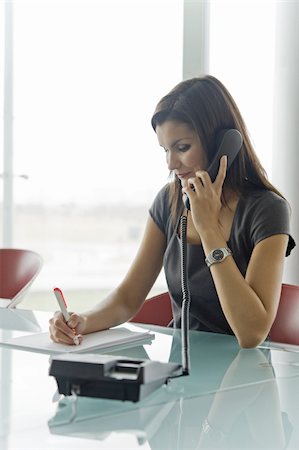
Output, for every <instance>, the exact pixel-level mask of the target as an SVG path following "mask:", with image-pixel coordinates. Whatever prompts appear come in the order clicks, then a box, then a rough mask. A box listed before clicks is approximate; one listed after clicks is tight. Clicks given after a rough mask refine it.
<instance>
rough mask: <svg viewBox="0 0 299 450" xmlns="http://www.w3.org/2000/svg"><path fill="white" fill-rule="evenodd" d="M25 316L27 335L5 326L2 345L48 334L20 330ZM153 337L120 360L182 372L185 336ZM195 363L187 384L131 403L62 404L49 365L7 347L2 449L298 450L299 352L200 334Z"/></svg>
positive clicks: (195, 335)
mask: <svg viewBox="0 0 299 450" xmlns="http://www.w3.org/2000/svg"><path fill="white" fill-rule="evenodd" d="M17 311H18V319H17V318H16V326H15V327H16V328H18V330H19V331H13V328H14V320H13V319H12V321H10V322H9V323H8V322H5V323H6V325H5V323H4V324H3V321H2V322H0V326H2V330H0V334H1V333H2V337H3V336H5V337H7V336H8V337H10V336H11V335H15V334H17V335H20V334H21V333H24V334H26V333H27V332H31V333H32V332H35V331H37V328H38V327H40V329H41V330H43V331H45V330H47V328H48V319H49V318H50V317H51V313H38V312H36V313H32V316H33V317H32V316H30V318H29V319H30V320H29V325H24V324H23V325H22V326H21V325H20V319H19V316H20V315H21V316H22V314H23V313H22V311H21V310H17ZM1 313H2V311H0V315H1ZM25 316H26V317H25ZM25 319H26V320H25ZM24 320H25V323H28V311H27V312H24ZM31 324H33V325H31ZM26 326H27V328H29V329H28V330H27V331H26V330H25V329H26ZM4 328H7V329H4ZM9 328H10V329H9ZM20 328H22V330H20ZM24 328H25V329H24ZM32 328H34V330H32ZM146 328H149V327H146ZM150 328H151V329H152V330H153V331H154V332H155V339H154V340H153V341H152V343H151V344H146V345H144V346H140V345H139V346H138V347H132V348H127V349H126V350H122V351H121V352H120V351H117V352H115V354H118V355H119V354H121V355H126V356H132V357H137V358H150V359H154V360H160V361H169V360H171V361H176V362H180V358H181V354H180V352H181V350H180V332H179V331H176V332H174V331H173V330H171V329H165V328H161V327H150ZM102 353H103V352H102ZM109 354H113V352H111V351H109ZM190 360H191V374H190V375H189V376H187V377H181V378H177V379H173V380H171V381H170V383H169V384H168V385H164V386H163V387H162V388H160V389H158V390H157V391H155V392H154V393H153V394H151V395H150V396H148V397H147V398H145V399H144V400H142V401H141V402H139V403H130V402H121V401H117V400H102V399H91V398H83V397H79V398H77V399H74V398H72V397H66V398H65V397H60V398H59V396H58V395H57V389H56V381H55V379H54V378H53V377H50V376H48V370H49V361H50V355H45V354H40V353H32V352H26V351H21V350H8V349H6V348H1V347H0V361H1V366H0V370H1V372H0V377H1V385H0V386H1V387H0V389H1V397H0V448H1V450H25V449H26V450H29V449H30V450H35V449H38V450H44V449H57V450H60V449H61V450H65V449H73V450H74V449H134V448H138V449H161V450H165V449H171V450H173V449H179V450H184V449H188V450H189V449H200V448H238V449H240V448H247V449H248V448H252V449H258V448H271V449H273V448H289V449H295V448H299V401H298V400H299V398H298V397H299V348H298V352H297V351H296V348H294V349H291V350H288V349H287V348H286V349H281V348H274V347H273V348H271V346H268V348H264V347H261V348H258V349H249V350H244V349H243V350H242V349H241V350H240V349H239V347H238V344H237V342H236V339H235V338H234V337H233V336H224V335H217V334H212V333H202V332H194V331H192V332H190Z"/></svg>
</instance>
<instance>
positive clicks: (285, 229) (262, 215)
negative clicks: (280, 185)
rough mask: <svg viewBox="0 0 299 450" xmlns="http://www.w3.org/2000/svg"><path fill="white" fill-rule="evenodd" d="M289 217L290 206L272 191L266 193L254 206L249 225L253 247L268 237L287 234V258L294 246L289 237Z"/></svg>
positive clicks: (292, 240) (291, 238)
mask: <svg viewBox="0 0 299 450" xmlns="http://www.w3.org/2000/svg"><path fill="white" fill-rule="evenodd" d="M290 216H291V210H290V206H289V204H288V202H287V201H286V200H285V199H284V198H282V197H280V196H278V195H277V194H275V193H274V192H272V191H268V192H267V193H265V194H264V195H263V196H262V197H260V198H259V200H258V201H257V203H256V204H255V213H254V216H253V221H252V224H251V239H252V242H253V246H255V245H256V244H258V243H259V242H260V241H262V240H263V239H266V238H267V237H269V236H273V235H275V234H287V235H288V236H289V242H288V247H287V251H286V256H289V254H290V253H291V251H292V249H293V248H294V247H295V245H296V244H295V241H294V239H293V237H292V236H291V231H290Z"/></svg>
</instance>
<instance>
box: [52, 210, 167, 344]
mask: <svg viewBox="0 0 299 450" xmlns="http://www.w3.org/2000/svg"><path fill="white" fill-rule="evenodd" d="M165 247H166V238H165V235H164V234H163V233H162V231H161V230H160V229H159V228H158V226H157V225H156V224H155V222H154V221H153V219H152V218H151V217H149V218H148V221H147V224H146V228H145V232H144V236H143V239H142V241H141V245H140V247H139V250H138V252H137V255H136V257H135V259H134V261H133V263H132V265H131V267H130V269H129V271H128V273H127V275H126V277H125V278H124V280H123V281H122V282H121V283H120V285H119V286H118V287H117V288H116V289H115V290H114V291H112V292H111V293H110V294H109V295H108V296H107V297H106V298H105V299H104V300H103V301H101V302H100V303H98V304H97V305H96V306H95V307H94V308H93V309H92V310H90V311H87V312H86V313H84V314H82V315H78V314H72V316H71V319H70V321H69V322H68V325H69V326H67V325H66V324H65V323H64V321H63V319H62V317H61V314H57V315H55V316H54V317H53V318H52V319H51V320H50V335H51V338H52V340H54V341H55V342H64V343H68V344H72V343H73V341H72V337H73V333H72V330H71V328H74V329H75V331H76V333H77V334H87V333H91V332H94V331H99V330H103V329H107V328H110V327H113V326H116V325H119V324H120V323H123V322H126V321H127V320H129V319H130V318H131V317H133V316H134V315H135V313H136V312H137V311H138V309H139V308H140V306H141V305H142V303H143V301H144V300H145V298H146V296H147V294H148V293H149V291H150V289H151V288H152V286H153V284H154V282H155V280H156V278H157V276H158V275H159V273H160V271H161V268H162V264H163V255H164V251H165Z"/></svg>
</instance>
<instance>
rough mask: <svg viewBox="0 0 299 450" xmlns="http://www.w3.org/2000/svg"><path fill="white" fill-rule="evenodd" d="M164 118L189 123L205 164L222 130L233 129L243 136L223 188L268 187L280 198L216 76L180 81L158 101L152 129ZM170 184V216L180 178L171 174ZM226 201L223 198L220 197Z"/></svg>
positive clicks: (175, 208) (177, 205)
mask: <svg viewBox="0 0 299 450" xmlns="http://www.w3.org/2000/svg"><path fill="white" fill-rule="evenodd" d="M167 120H178V121H180V122H184V123H186V124H189V125H190V126H191V127H192V128H193V129H194V130H195V132H196V133H197V134H198V136H199V139H200V141H201V144H202V146H203V149H204V151H205V152H206V156H207V161H208V166H209V165H210V163H211V162H212V160H213V158H214V156H215V152H216V150H217V145H216V138H217V135H218V133H219V132H220V131H221V130H224V129H229V128H235V129H237V130H238V131H239V132H240V133H241V135H242V137H243V145H242V148H241V150H240V152H239V153H238V156H237V157H236V159H235V160H234V162H233V163H232V165H231V167H230V168H229V169H228V171H227V175H226V179H225V182H224V187H226V188H230V189H231V190H233V191H234V192H236V193H238V194H239V195H241V196H242V195H246V193H248V191H251V190H253V189H266V190H271V191H273V192H275V193H276V194H278V195H279V196H281V197H283V196H282V194H281V193H280V192H279V191H277V189H276V188H275V187H274V186H273V185H272V184H271V183H270V182H269V180H268V178H267V175H266V172H265V170H264V168H263V167H262V165H261V163H260V161H259V159H258V157H257V155H256V153H255V151H254V148H253V145H252V143H251V141H250V138H249V135H248V131H247V129H246V125H245V122H244V120H243V118H242V115H241V113H240V111H239V109H238V107H237V105H236V103H235V101H234V99H233V98H232V96H231V94H230V93H229V92H228V90H227V89H226V87H225V86H224V85H223V84H222V83H221V82H220V81H219V80H217V78H215V77H213V76H211V75H206V76H203V77H198V78H192V79H190V80H186V81H182V82H181V83H179V84H178V85H177V86H175V87H174V88H173V89H172V90H171V91H170V92H169V93H168V94H167V95H165V96H164V97H163V98H162V99H161V100H160V101H159V103H158V105H157V107H156V109H155V112H154V115H153V117H152V121H151V123H152V126H153V128H154V130H156V127H157V126H158V125H161V124H163V123H164V122H165V121H167ZM173 176H174V179H173V182H172V183H170V185H169V189H170V203H171V211H172V215H173V217H175V216H176V215H177V214H178V211H180V210H181V209H182V206H183V205H182V200H181V187H180V180H179V179H178V178H177V176H176V175H173ZM222 201H223V203H225V197H224V196H223V198H222Z"/></svg>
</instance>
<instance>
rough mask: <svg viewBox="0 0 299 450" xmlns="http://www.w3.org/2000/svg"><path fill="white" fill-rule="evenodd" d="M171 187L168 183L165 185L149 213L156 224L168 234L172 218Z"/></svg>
mask: <svg viewBox="0 0 299 450" xmlns="http://www.w3.org/2000/svg"><path fill="white" fill-rule="evenodd" d="M168 192H169V189H168V185H165V186H164V187H163V188H162V189H161V190H160V191H159V192H158V194H157V195H156V198H155V199H154V201H153V203H152V205H151V207H150V209H149V214H150V216H151V218H152V219H153V221H154V222H155V224H156V225H157V226H158V227H159V228H160V230H161V231H162V232H163V233H164V234H165V235H166V234H167V231H166V230H167V225H168V221H169V218H170V206H169V195H168Z"/></svg>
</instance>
